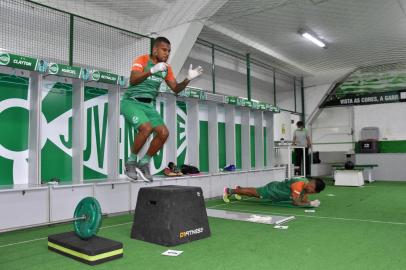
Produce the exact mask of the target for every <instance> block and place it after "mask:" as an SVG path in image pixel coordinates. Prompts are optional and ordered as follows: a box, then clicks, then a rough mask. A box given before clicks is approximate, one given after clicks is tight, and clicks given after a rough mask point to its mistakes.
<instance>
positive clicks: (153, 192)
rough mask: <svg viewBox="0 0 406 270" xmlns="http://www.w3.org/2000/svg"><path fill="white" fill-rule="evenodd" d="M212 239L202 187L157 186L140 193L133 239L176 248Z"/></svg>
mask: <svg viewBox="0 0 406 270" xmlns="http://www.w3.org/2000/svg"><path fill="white" fill-rule="evenodd" d="M209 236H210V227H209V222H208V219H207V212H206V207H205V204H204V197H203V192H202V189H201V188H200V187H188V186H175V185H171V186H157V187H145V188H141V189H140V191H139V192H138V199H137V206H136V208H135V213H134V223H133V227H132V231H131V238H133V239H138V240H143V241H146V242H150V243H155V244H159V245H164V246H175V245H179V244H183V243H187V242H190V241H194V240H199V239H202V238H207V237H209Z"/></svg>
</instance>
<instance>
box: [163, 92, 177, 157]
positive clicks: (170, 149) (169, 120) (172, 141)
mask: <svg viewBox="0 0 406 270" xmlns="http://www.w3.org/2000/svg"><path fill="white" fill-rule="evenodd" d="M165 98H166V110H165V113H166V117H165V124H166V127H167V128H168V130H169V137H168V140H167V141H166V143H165V146H166V160H167V162H170V161H172V162H174V163H176V159H177V153H176V152H177V140H176V137H177V136H176V135H177V129H176V97H175V96H174V95H165Z"/></svg>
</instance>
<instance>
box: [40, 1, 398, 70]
mask: <svg viewBox="0 0 406 270" xmlns="http://www.w3.org/2000/svg"><path fill="white" fill-rule="evenodd" d="M37 1H38V2H41V3H44V4H46V5H50V6H54V7H57V8H60V9H64V10H67V11H70V12H72V13H75V14H78V15H82V16H85V17H88V18H91V19H95V20H98V21H103V22H106V23H109V24H112V25H115V26H118V27H122V28H124V29H128V30H131V31H134V32H139V33H142V34H147V35H149V34H151V33H153V32H159V31H162V30H165V29H168V28H171V27H175V26H178V25H180V24H184V23H187V22H190V21H202V22H204V23H205V27H204V28H203V30H202V32H201V34H200V38H201V39H205V40H208V41H211V42H213V43H216V44H220V45H223V46H224V47H227V48H230V49H234V50H237V51H238V52H240V53H242V54H244V53H250V54H251V55H252V57H253V58H256V59H258V60H261V61H263V62H267V63H269V64H271V65H273V66H276V67H277V68H279V69H281V70H284V71H287V72H289V73H291V74H294V75H298V76H301V75H304V76H306V75H316V74H318V73H319V72H326V71H329V72H330V71H335V70H352V69H355V68H357V67H361V66H369V65H377V64H386V63H393V62H401V61H405V60H406V59H405V58H406V31H405V30H406V15H405V10H406V0H250V1H247V0H229V1H226V0H195V1H190V0H156V1H152V0H71V1H62V0H37ZM301 28H303V29H308V30H311V31H312V32H314V33H315V34H317V35H318V36H319V37H321V38H323V39H324V40H325V41H326V42H327V43H328V48H327V49H321V48H319V47H317V46H315V45H313V44H311V43H310V42H308V41H306V40H304V39H303V38H302V37H301V36H300V35H299V34H298V30H299V29H301Z"/></svg>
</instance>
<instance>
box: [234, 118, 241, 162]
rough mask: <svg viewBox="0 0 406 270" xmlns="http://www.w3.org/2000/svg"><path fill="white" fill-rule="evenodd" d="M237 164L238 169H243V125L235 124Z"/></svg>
mask: <svg viewBox="0 0 406 270" xmlns="http://www.w3.org/2000/svg"><path fill="white" fill-rule="evenodd" d="M235 162H236V164H235V165H236V167H237V169H241V168H242V159H241V124H235Z"/></svg>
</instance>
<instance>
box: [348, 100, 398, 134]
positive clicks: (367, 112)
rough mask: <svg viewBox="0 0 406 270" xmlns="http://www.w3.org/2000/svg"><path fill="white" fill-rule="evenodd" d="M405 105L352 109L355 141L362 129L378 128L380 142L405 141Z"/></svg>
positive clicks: (370, 106)
mask: <svg viewBox="0 0 406 270" xmlns="http://www.w3.org/2000/svg"><path fill="white" fill-rule="evenodd" d="M405 117H406V103H389V104H378V105H365V106H355V107H354V119H355V125H354V127H355V139H356V140H359V138H360V132H361V129H362V128H363V127H371V126H372V127H378V128H379V133H380V135H379V139H380V140H406V119H405Z"/></svg>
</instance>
